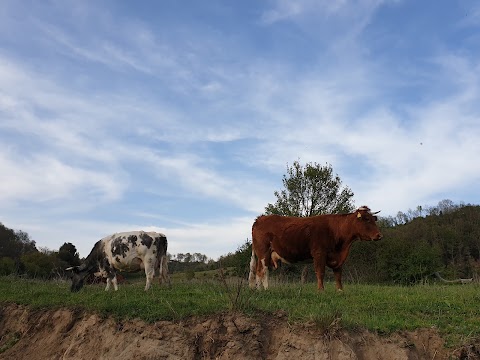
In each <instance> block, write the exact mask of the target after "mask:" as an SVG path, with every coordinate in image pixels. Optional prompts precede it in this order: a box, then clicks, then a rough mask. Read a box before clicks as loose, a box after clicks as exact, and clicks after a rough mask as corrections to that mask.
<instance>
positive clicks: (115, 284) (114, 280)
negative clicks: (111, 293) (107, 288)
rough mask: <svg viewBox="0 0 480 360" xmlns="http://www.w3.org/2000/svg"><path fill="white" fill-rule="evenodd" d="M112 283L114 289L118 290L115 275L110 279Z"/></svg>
mask: <svg viewBox="0 0 480 360" xmlns="http://www.w3.org/2000/svg"><path fill="white" fill-rule="evenodd" d="M112 284H113V288H114V289H115V291H118V282H117V275H115V276H114V277H113V279H112Z"/></svg>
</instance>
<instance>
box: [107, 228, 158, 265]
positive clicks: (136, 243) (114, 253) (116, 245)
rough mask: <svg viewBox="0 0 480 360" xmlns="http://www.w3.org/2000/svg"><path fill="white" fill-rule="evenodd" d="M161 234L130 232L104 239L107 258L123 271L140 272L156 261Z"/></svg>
mask: <svg viewBox="0 0 480 360" xmlns="http://www.w3.org/2000/svg"><path fill="white" fill-rule="evenodd" d="M162 236H163V237H164V238H165V241H166V237H165V235H163V234H159V233H153V232H150V233H147V232H144V231H129V232H122V233H116V234H113V235H111V236H107V237H105V238H103V239H102V240H101V241H102V242H103V243H104V249H105V256H106V258H107V259H108V260H109V262H110V264H112V266H114V267H115V268H116V269H118V270H122V271H138V270H141V269H144V268H145V266H149V265H150V263H151V262H152V261H151V260H150V259H152V258H153V259H156V258H157V253H158V243H159V242H161V241H162V240H161V237H162Z"/></svg>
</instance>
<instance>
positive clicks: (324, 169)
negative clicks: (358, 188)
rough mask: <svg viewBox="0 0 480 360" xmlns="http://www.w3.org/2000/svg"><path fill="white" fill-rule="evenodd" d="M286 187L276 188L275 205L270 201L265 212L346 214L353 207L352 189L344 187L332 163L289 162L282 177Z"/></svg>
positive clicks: (298, 214) (312, 214)
mask: <svg viewBox="0 0 480 360" xmlns="http://www.w3.org/2000/svg"><path fill="white" fill-rule="evenodd" d="M282 182H283V186H284V189H283V190H281V191H275V192H274V194H275V196H276V198H277V201H276V203H275V204H268V205H267V206H266V207H265V213H266V214H267V215H268V214H277V215H286V216H300V217H306V216H314V215H320V214H333V213H346V212H350V211H352V210H353V209H354V205H353V200H352V197H353V192H352V190H350V188H349V187H348V186H345V187H342V181H341V180H340V177H339V176H338V175H334V174H333V169H332V166H331V165H330V164H326V165H325V166H321V165H319V164H317V163H313V164H312V163H307V164H306V165H305V166H302V165H301V164H300V163H299V162H298V161H294V163H293V165H292V166H288V165H287V174H286V175H284V176H283V180H282Z"/></svg>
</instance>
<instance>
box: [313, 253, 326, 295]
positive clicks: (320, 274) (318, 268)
mask: <svg viewBox="0 0 480 360" xmlns="http://www.w3.org/2000/svg"><path fill="white" fill-rule="evenodd" d="M313 266H314V267H315V274H316V275H317V283H318V291H323V290H324V287H323V278H324V276H325V257H324V256H321V255H316V256H314V257H313Z"/></svg>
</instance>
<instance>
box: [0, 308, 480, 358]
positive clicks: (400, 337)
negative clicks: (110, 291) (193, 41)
mask: <svg viewBox="0 0 480 360" xmlns="http://www.w3.org/2000/svg"><path fill="white" fill-rule="evenodd" d="M0 348H3V349H5V348H6V349H7V350H6V351H4V352H3V353H1V354H0V359H29V360H32V359H118V360H121V359H302V360H309V359H315V360H321V359H338V360H341V359H368V360H370V359H389V360H390V359H408V360H412V359H448V358H450V357H452V356H453V358H458V357H462V358H472V359H473V358H476V356H477V355H479V353H478V351H477V350H478V348H475V347H474V346H470V347H465V348H463V349H457V350H453V349H445V348H444V347H443V340H442V339H441V338H440V337H439V336H438V334H437V333H436V332H435V331H434V330H431V329H428V330H427V329H424V330H418V331H415V332H404V333H398V334H394V335H391V336H389V337H380V336H377V335H375V334H372V333H370V332H367V331H362V332H354V333H348V332H345V331H342V330H338V329H335V327H334V326H333V327H331V328H330V329H329V330H328V331H326V332H325V331H321V330H320V329H318V328H316V327H315V326H313V325H295V326H290V325H288V324H287V322H286V319H285V317H284V316H282V315H281V314H279V315H278V316H276V317H273V318H264V319H258V318H255V319H252V318H248V317H246V316H244V315H241V314H222V315H216V316H212V317H209V318H192V319H188V320H185V321H181V322H167V321H159V322H157V323H155V324H145V323H144V322H142V321H125V322H118V321H115V320H114V319H111V318H107V319H104V318H101V317H100V316H98V315H96V314H88V313H84V312H79V311H77V312H76V311H72V310H70V309H59V310H31V309H29V308H28V307H25V306H19V305H5V306H3V307H2V308H1V310H0Z"/></svg>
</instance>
